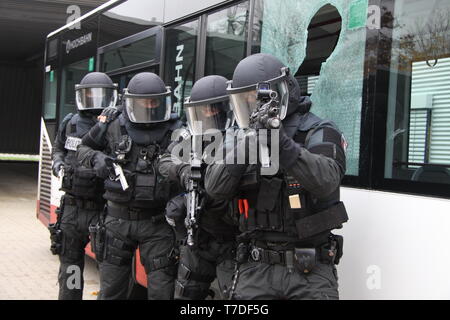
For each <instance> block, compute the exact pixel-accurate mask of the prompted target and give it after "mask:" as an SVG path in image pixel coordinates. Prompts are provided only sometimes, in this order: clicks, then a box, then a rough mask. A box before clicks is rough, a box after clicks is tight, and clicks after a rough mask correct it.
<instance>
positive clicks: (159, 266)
mask: <svg viewBox="0 0 450 320" xmlns="http://www.w3.org/2000/svg"><path fill="white" fill-rule="evenodd" d="M156 218H158V219H156ZM105 226H106V245H105V250H106V252H105V253H104V259H103V261H102V263H100V296H99V299H101V300H124V299H126V298H127V292H128V285H129V281H130V277H131V271H132V270H131V268H132V259H133V255H134V252H135V251H136V249H137V248H138V247H139V252H140V257H141V263H142V264H143V265H144V268H145V272H146V274H147V292H148V299H150V300H170V299H173V292H174V281H175V273H176V270H175V269H176V268H175V262H176V261H175V259H174V257H173V256H172V252H173V247H174V234H173V231H172V229H171V227H170V226H169V225H168V224H167V223H166V221H165V219H164V217H163V216H162V215H161V216H160V217H155V219H140V220H125V219H121V218H115V217H113V216H111V215H107V216H106V219H105Z"/></svg>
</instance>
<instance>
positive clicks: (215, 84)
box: [184, 75, 233, 135]
mask: <svg viewBox="0 0 450 320" xmlns="http://www.w3.org/2000/svg"><path fill="white" fill-rule="evenodd" d="M227 82H228V80H227V79H226V78H224V77H222V76H216V75H213V76H207V77H204V78H201V79H200V80H198V81H197V82H196V83H195V84H194V86H193V87H192V90H191V96H190V97H188V98H186V101H185V103H184V108H185V112H186V117H187V122H188V126H189V129H190V131H191V134H193V135H200V134H203V133H205V132H206V131H207V130H210V129H215V130H221V131H223V130H226V129H227V128H228V127H229V126H230V125H231V123H232V122H233V112H232V111H231V108H230V98H229V97H228V94H227Z"/></svg>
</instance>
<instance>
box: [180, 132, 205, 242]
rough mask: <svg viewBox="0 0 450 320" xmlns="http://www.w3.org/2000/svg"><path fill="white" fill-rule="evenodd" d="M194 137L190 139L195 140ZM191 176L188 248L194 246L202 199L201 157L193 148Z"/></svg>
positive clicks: (187, 227)
mask: <svg viewBox="0 0 450 320" xmlns="http://www.w3.org/2000/svg"><path fill="white" fill-rule="evenodd" d="M195 138H196V137H194V136H193V137H192V139H193V140H195ZM190 167H191V175H190V177H189V182H188V188H187V189H188V190H187V191H188V194H187V197H188V198H187V215H186V220H185V225H186V229H187V244H188V246H191V247H192V246H194V245H195V240H194V239H195V237H194V233H195V231H196V229H197V228H198V219H199V215H200V211H201V210H202V207H203V202H204V197H203V196H202V194H203V192H202V190H201V186H200V183H201V181H202V157H201V155H200V154H199V153H198V152H196V150H195V148H194V150H193V151H192V153H191V163H190Z"/></svg>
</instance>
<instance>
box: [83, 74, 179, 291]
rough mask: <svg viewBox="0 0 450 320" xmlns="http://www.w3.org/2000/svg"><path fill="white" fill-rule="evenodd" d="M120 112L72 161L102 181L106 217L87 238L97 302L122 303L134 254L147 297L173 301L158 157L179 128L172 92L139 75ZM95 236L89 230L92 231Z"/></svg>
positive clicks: (166, 189)
mask: <svg viewBox="0 0 450 320" xmlns="http://www.w3.org/2000/svg"><path fill="white" fill-rule="evenodd" d="M123 103H124V105H123V112H122V113H121V114H120V115H119V116H118V117H117V118H116V119H115V120H113V121H111V122H109V123H107V122H104V123H103V122H100V123H99V124H98V125H97V126H95V127H94V128H93V129H92V130H91V131H90V132H89V133H88V135H87V136H86V137H85V138H84V139H83V142H82V145H81V146H80V148H79V150H78V159H79V160H80V161H82V162H83V163H84V164H86V165H87V166H90V167H93V168H94V169H95V170H96V171H97V174H98V175H99V176H100V177H102V178H104V179H105V183H104V186H105V194H104V195H103V197H104V198H105V199H106V200H107V213H106V217H104V219H103V218H102V219H100V222H99V224H98V225H97V228H96V232H93V237H94V238H95V240H94V243H95V244H96V245H95V250H96V257H97V260H99V261H101V263H100V296H99V299H126V298H127V290H128V283H129V280H130V277H131V274H132V270H131V268H132V259H133V255H134V253H135V251H136V249H137V248H139V251H140V259H141V262H142V264H143V265H144V267H145V272H146V274H147V280H148V298H149V299H172V298H173V292H174V280H175V275H176V266H175V263H176V259H175V256H174V255H173V247H174V234H173V230H172V229H171V227H170V226H169V224H167V222H166V220H165V218H164V211H165V206H166V203H167V201H168V200H169V199H170V198H172V197H173V196H174V195H175V192H178V191H177V190H174V188H173V186H174V184H171V183H170V182H169V180H168V173H167V172H161V170H160V168H159V158H160V157H161V155H163V154H164V153H165V152H166V149H167V147H168V146H169V144H170V142H171V134H172V131H173V130H175V129H176V128H178V127H180V125H181V124H180V122H179V121H178V120H177V119H175V118H174V117H172V115H171V107H172V104H171V91H170V88H168V87H166V86H165V85H164V82H163V81H162V80H161V78H160V77H159V76H157V75H156V74H154V73H139V74H137V75H135V76H134V77H133V78H132V79H131V80H130V82H129V85H128V89H125V90H124V95H123ZM93 230H94V228H93Z"/></svg>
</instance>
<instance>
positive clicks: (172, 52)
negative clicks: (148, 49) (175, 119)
mask: <svg viewBox="0 0 450 320" xmlns="http://www.w3.org/2000/svg"><path fill="white" fill-rule="evenodd" d="M197 33H198V21H193V22H189V23H186V24H183V25H180V26H175V27H172V28H168V29H166V39H165V40H166V49H165V57H164V58H165V65H164V70H165V71H164V79H165V82H166V84H167V85H170V86H171V87H172V92H173V96H172V99H173V100H172V101H173V103H174V107H173V112H176V113H178V114H179V115H181V114H182V110H183V102H184V99H185V98H186V97H188V96H189V95H190V93H191V89H192V85H193V83H194V79H195V58H196V47H197Z"/></svg>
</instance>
